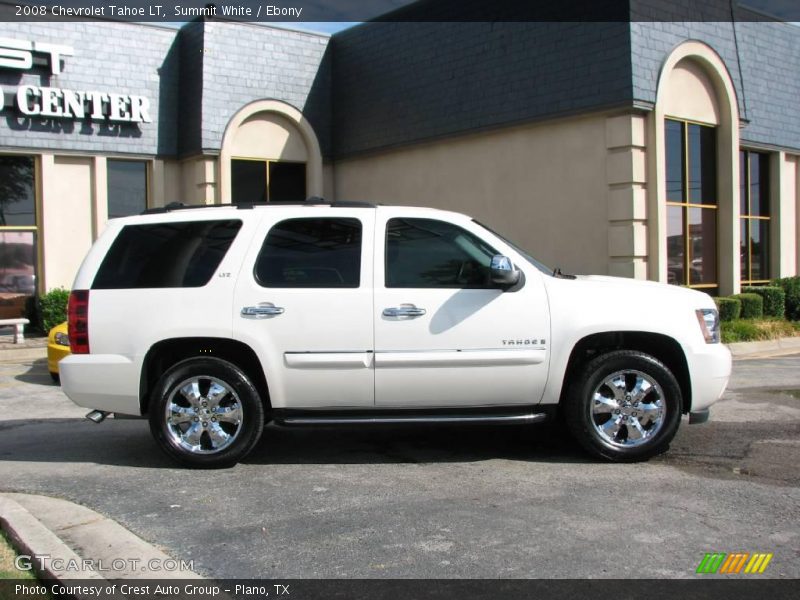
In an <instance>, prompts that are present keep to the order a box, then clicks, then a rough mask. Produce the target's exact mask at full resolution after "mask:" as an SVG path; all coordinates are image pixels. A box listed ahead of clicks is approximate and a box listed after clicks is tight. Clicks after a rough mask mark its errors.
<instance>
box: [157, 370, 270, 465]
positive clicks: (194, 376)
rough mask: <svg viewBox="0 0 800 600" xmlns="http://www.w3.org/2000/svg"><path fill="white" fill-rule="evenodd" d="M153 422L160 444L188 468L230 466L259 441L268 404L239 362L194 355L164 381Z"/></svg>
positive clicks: (172, 371) (159, 390)
mask: <svg viewBox="0 0 800 600" xmlns="http://www.w3.org/2000/svg"><path fill="white" fill-rule="evenodd" d="M149 420H150V431H151V432H152V434H153V437H154V438H155V440H156V442H158V444H159V446H160V447H161V448H162V450H164V452H166V453H167V454H168V455H169V456H170V457H172V458H173V459H175V460H177V461H178V462H180V463H182V464H183V465H186V466H189V467H200V468H218V467H227V466H231V465H234V464H236V463H237V462H238V461H239V460H241V459H242V458H244V456H245V455H247V453H249V452H250V451H251V450H252V449H253V447H254V446H255V445H256V443H257V442H258V440H259V438H260V437H261V432H262V430H263V428H264V406H263V404H262V402H261V398H260V397H259V394H258V391H257V390H256V389H255V387H254V386H253V384H252V383H251V382H250V380H249V379H248V377H247V375H246V374H245V373H244V372H242V371H241V370H240V369H239V368H238V367H237V366H236V365H234V364H232V363H229V362H227V361H224V360H221V359H218V358H191V359H188V360H185V361H182V362H180V363H178V364H176V365H175V366H173V367H172V368H171V369H169V370H168V371H167V372H166V373H164V375H163V376H162V377H161V379H159V381H158V383H157V384H156V387H155V389H154V390H153V395H152V400H151V403H150V410H149Z"/></svg>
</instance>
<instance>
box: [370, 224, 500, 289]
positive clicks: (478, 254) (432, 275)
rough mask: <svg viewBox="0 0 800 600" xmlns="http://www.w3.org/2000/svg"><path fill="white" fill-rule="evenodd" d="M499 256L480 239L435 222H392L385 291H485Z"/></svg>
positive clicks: (388, 236)
mask: <svg viewBox="0 0 800 600" xmlns="http://www.w3.org/2000/svg"><path fill="white" fill-rule="evenodd" d="M495 254H497V252H496V251H495V250H494V248H492V247H491V246H489V245H487V244H486V243H484V242H483V241H482V240H481V239H480V238H478V237H477V236H475V235H473V234H471V233H470V232H468V231H466V230H464V229H462V228H461V227H458V226H456V225H451V224H450V223H445V222H444V221H436V220H433V219H392V220H390V221H389V223H388V225H387V228H386V287H389V288H392V287H413V288H435V287H446V288H486V287H492V288H493V287H496V286H494V285H492V284H491V280H490V274H489V265H490V264H491V262H492V256H494V255H495Z"/></svg>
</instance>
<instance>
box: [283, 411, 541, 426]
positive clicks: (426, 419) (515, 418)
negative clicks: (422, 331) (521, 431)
mask: <svg viewBox="0 0 800 600" xmlns="http://www.w3.org/2000/svg"><path fill="white" fill-rule="evenodd" d="M545 419H547V415H545V414H544V413H530V414H524V415H461V416H453V415H442V416H439V415H417V416H408V417H399V416H391V417H372V416H370V417H284V418H279V419H278V423H282V424H285V425H378V424H380V425H401V424H409V423H518V424H525V423H539V422H541V421H544V420H545Z"/></svg>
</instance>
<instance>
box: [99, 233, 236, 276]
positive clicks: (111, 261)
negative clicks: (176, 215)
mask: <svg viewBox="0 0 800 600" xmlns="http://www.w3.org/2000/svg"><path fill="white" fill-rule="evenodd" d="M241 225H242V222H241V221H233V220H230V221H192V222H189V223H158V224H156V225H127V226H126V227H124V228H123V229H122V231H120V233H119V235H118V236H117V239H116V240H114V243H113V244H112V245H111V249H110V250H109V251H108V254H106V257H105V259H104V260H103V264H101V265H100V269H99V270H98V272H97V276H96V277H95V278H94V284H93V285H92V287H93V288H94V289H101V290H103V289H106V290H111V289H124V288H175V287H200V286H203V285H205V284H206V283H208V281H209V279H211V276H212V275H213V274H214V271H216V270H217V267H218V266H219V263H220V262H222V258H223V257H224V256H225V254H226V253H227V252H228V248H230V246H231V243H232V242H233V240H234V238H235V237H236V234H237V233H238V232H239V228H240V227H241Z"/></svg>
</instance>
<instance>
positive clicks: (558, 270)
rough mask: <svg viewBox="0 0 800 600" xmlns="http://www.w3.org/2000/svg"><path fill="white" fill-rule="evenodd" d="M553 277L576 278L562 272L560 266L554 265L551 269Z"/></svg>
mask: <svg viewBox="0 0 800 600" xmlns="http://www.w3.org/2000/svg"><path fill="white" fill-rule="evenodd" d="M553 277H556V278H557V279H577V277H576V276H575V275H570V274H569V273H562V272H561V267H556V268H555V269H553Z"/></svg>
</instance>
